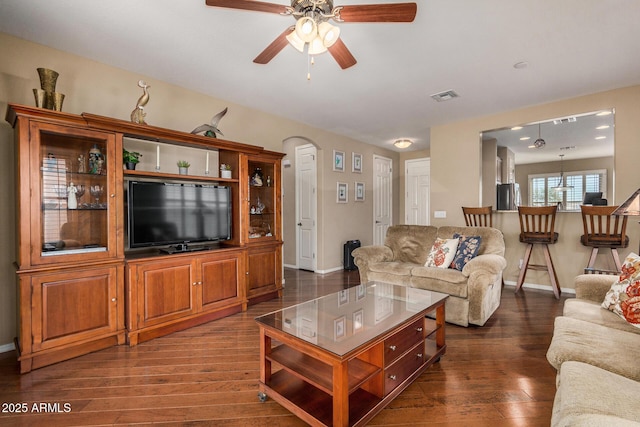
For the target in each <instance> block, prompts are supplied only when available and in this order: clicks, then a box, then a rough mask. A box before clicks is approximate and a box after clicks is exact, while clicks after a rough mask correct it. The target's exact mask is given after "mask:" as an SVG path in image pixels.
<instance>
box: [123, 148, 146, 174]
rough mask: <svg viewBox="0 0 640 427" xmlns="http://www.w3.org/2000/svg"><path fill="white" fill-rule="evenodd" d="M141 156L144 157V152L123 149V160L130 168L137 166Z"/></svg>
mask: <svg viewBox="0 0 640 427" xmlns="http://www.w3.org/2000/svg"><path fill="white" fill-rule="evenodd" d="M140 157H142V154H140V153H138V152H137V151H127V149H126V148H123V149H122V162H123V163H124V166H125V167H126V168H127V169H129V170H134V169H135V168H136V165H137V164H138V163H139V162H140Z"/></svg>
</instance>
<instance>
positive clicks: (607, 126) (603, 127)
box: [596, 125, 609, 130]
mask: <svg viewBox="0 0 640 427" xmlns="http://www.w3.org/2000/svg"><path fill="white" fill-rule="evenodd" d="M596 129H597V130H602V129H609V125H602V126H598V127H597V128H596Z"/></svg>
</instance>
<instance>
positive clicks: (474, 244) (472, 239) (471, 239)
mask: <svg viewBox="0 0 640 427" xmlns="http://www.w3.org/2000/svg"><path fill="white" fill-rule="evenodd" d="M453 238H454V239H460V243H459V244H458V250H457V251H456V256H455V257H453V261H452V262H451V265H450V268H455V269H456V270H460V271H462V269H463V268H464V266H465V265H466V264H467V263H468V262H469V261H471V260H472V259H473V258H474V257H475V256H476V255H477V254H478V249H480V244H481V243H482V237H480V236H464V235H462V234H458V233H456V234H454V235H453Z"/></svg>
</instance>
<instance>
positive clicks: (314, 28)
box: [296, 16, 318, 43]
mask: <svg viewBox="0 0 640 427" xmlns="http://www.w3.org/2000/svg"><path fill="white" fill-rule="evenodd" d="M317 34H318V25H317V24H316V21H314V20H313V18H310V17H308V16H303V17H302V18H299V19H298V22H296V35H297V36H298V37H299V38H300V40H302V41H303V42H305V43H311V42H312V41H313V39H314V38H315V37H316V35H317Z"/></svg>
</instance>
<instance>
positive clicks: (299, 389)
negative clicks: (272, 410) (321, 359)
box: [260, 370, 383, 426]
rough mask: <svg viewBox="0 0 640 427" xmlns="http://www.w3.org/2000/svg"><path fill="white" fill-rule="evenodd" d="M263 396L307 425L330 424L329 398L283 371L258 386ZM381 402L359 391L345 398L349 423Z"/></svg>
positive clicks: (330, 406)
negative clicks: (347, 401) (264, 394)
mask: <svg viewBox="0 0 640 427" xmlns="http://www.w3.org/2000/svg"><path fill="white" fill-rule="evenodd" d="M260 389H261V391H262V392H263V393H266V395H267V396H268V397H270V398H272V399H273V400H274V401H276V402H278V403H279V404H280V405H282V406H283V407H285V408H287V409H288V410H290V411H291V412H292V413H294V414H296V415H297V416H298V417H299V418H300V419H302V420H303V421H305V422H307V423H309V424H310V425H325V426H331V425H332V424H333V401H332V397H331V396H330V395H329V394H328V393H325V392H324V391H322V390H320V389H319V388H317V387H314V386H312V385H311V384H309V383H307V382H305V381H303V380H301V379H299V378H297V377H295V376H294V375H292V374H290V373H288V372H287V371H285V370H281V371H278V372H276V373H274V374H273V375H272V376H271V381H270V382H269V384H260ZM382 401H383V399H381V398H379V397H377V396H374V395H373V394H371V393H369V392H367V391H365V390H363V389H361V388H359V389H357V390H356V391H354V392H353V393H352V394H351V395H350V396H349V424H350V425H357V424H356V423H357V421H358V420H361V419H363V418H364V417H365V416H366V415H367V414H368V413H371V412H372V411H373V410H375V409H376V407H377V406H378V405H379V404H381V403H382Z"/></svg>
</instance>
